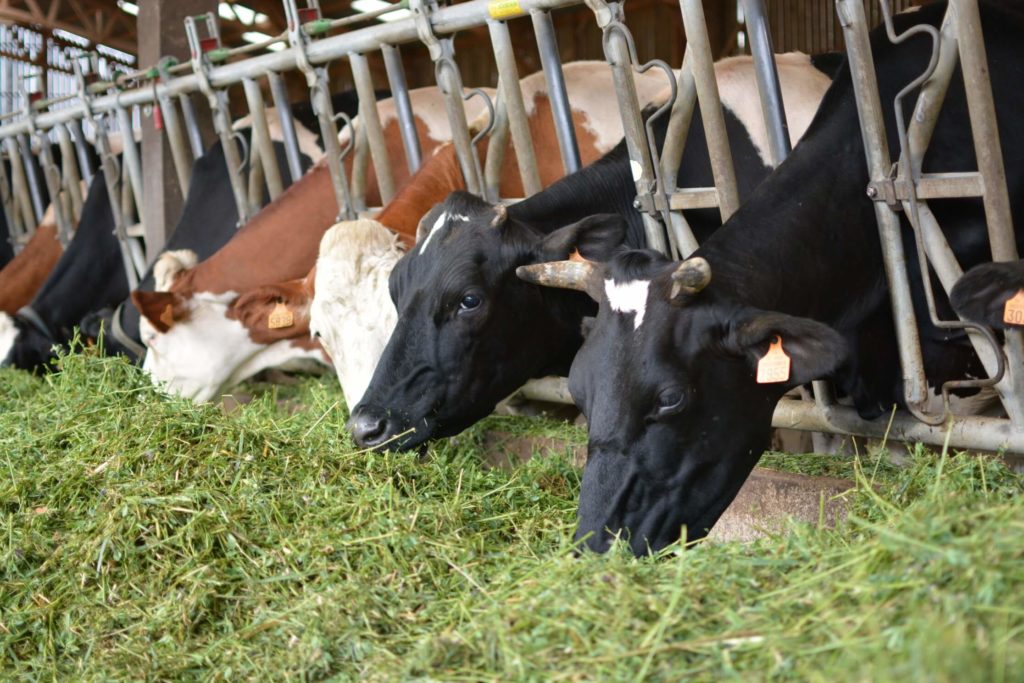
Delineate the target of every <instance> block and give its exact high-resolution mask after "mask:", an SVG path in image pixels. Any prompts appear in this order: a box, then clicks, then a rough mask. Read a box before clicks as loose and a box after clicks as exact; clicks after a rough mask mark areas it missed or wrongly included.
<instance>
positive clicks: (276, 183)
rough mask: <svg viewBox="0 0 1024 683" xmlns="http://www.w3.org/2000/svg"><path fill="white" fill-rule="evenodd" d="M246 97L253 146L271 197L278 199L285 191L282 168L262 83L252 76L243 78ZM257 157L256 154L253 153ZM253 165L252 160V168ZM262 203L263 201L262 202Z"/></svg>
mask: <svg viewBox="0 0 1024 683" xmlns="http://www.w3.org/2000/svg"><path fill="white" fill-rule="evenodd" d="M242 88H243V90H245V99H246V102H248V104H249V115H250V120H251V121H252V137H251V140H252V142H251V145H250V146H251V147H252V149H253V150H254V151H256V152H258V153H259V156H260V159H261V160H262V161H263V176H264V178H265V179H266V181H267V190H268V191H269V192H270V199H271V200H274V199H277V198H278V197H279V196H280V195H281V193H282V192H283V191H284V186H283V184H282V182H281V169H280V168H278V165H277V154H276V153H275V152H274V141H273V140H271V139H270V128H269V127H268V126H267V110H266V107H265V106H264V103H263V93H262V91H260V84H259V83H257V82H256V81H255V80H253V79H251V78H243V79H242ZM250 156H251V157H253V158H254V157H255V156H256V155H255V154H251V155H250ZM252 166H253V164H252V162H250V168H251V167H252ZM260 204H262V202H260Z"/></svg>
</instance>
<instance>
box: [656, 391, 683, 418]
mask: <svg viewBox="0 0 1024 683" xmlns="http://www.w3.org/2000/svg"><path fill="white" fill-rule="evenodd" d="M685 398H686V395H685V393H684V392H683V390H682V389H680V388H679V387H669V388H668V389H663V390H662V391H661V393H660V394H658V414H659V415H667V414H669V413H672V412H675V411H677V410H678V409H679V408H681V407H682V405H683V400H684V399H685Z"/></svg>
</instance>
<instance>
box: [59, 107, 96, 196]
mask: <svg viewBox="0 0 1024 683" xmlns="http://www.w3.org/2000/svg"><path fill="white" fill-rule="evenodd" d="M66 125H67V127H68V130H69V131H70V132H71V137H72V138H74V142H75V154H77V155H78V168H79V170H80V171H81V172H82V180H84V181H85V184H86V185H87V186H88V185H92V178H93V174H94V173H95V169H93V167H92V159H90V158H89V150H88V148H87V147H86V142H85V133H83V132H82V122H81V120H80V119H70V120H68V121H67V122H66Z"/></svg>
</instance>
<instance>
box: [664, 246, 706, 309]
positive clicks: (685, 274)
mask: <svg viewBox="0 0 1024 683" xmlns="http://www.w3.org/2000/svg"><path fill="white" fill-rule="evenodd" d="M709 282H711V264H709V263H708V262H707V261H706V260H705V259H703V258H701V257H700V256H694V257H693V258H689V259H686V260H685V261H683V262H682V263H680V264H679V265H678V266H677V267H676V269H675V270H674V271H673V272H672V292H671V293H670V295H669V298H671V299H675V298H676V297H677V296H679V295H680V294H696V293H697V292H699V291H700V290H702V289H704V288H705V287H707V286H708V283H709Z"/></svg>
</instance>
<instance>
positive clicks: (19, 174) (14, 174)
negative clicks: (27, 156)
mask: <svg viewBox="0 0 1024 683" xmlns="http://www.w3.org/2000/svg"><path fill="white" fill-rule="evenodd" d="M6 144H7V158H8V159H10V162H11V189H12V190H13V191H14V200H15V204H16V206H17V208H18V210H19V213H20V214H21V224H22V226H23V227H24V234H26V235H27V234H30V233H31V232H32V231H33V230H35V228H36V226H37V225H39V220H38V219H37V218H36V214H35V209H33V208H32V197H31V193H30V192H29V189H28V180H27V179H26V178H25V163H24V159H23V158H22V156H21V145H20V144H19V143H18V138H17V137H13V138H7V140H6Z"/></svg>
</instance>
